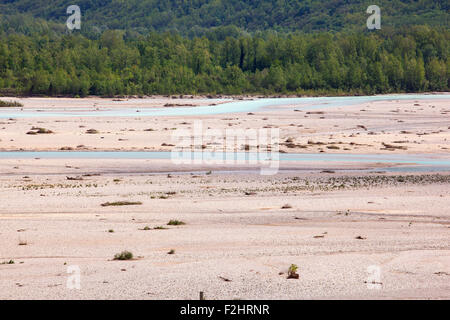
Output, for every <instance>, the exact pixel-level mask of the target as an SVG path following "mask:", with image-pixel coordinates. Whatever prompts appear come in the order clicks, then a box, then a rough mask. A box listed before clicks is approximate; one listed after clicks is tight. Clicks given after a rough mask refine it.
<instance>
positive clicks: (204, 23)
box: [0, 0, 450, 35]
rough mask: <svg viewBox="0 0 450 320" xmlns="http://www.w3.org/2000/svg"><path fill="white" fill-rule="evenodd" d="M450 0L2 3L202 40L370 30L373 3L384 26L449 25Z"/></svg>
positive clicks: (48, 15)
mask: <svg viewBox="0 0 450 320" xmlns="http://www.w3.org/2000/svg"><path fill="white" fill-rule="evenodd" d="M449 3H450V1H448V0H417V1H414V0H377V1H374V0H331V1H323V0H127V1H123V0H77V1H73V0H54V1H48V0H0V13H1V14H3V15H5V16H11V15H14V14H27V15H30V16H32V17H35V18H36V17H37V18H42V19H44V20H48V21H53V22H59V23H62V22H65V21H66V19H67V15H66V8H67V7H68V6H69V5H72V4H77V5H79V6H80V7H81V10H82V15H83V20H82V21H83V28H84V30H85V31H88V32H91V31H92V30H97V31H104V30H105V29H128V30H136V31H141V32H146V31H167V30H176V31H178V32H180V33H181V34H184V35H201V34H204V33H205V31H207V30H210V29H211V28H217V27H226V26H235V27H237V28H239V29H241V30H245V31H249V32H254V31H262V30H276V31H281V32H282V31H302V32H313V31H342V30H358V31H361V30H363V29H364V28H365V25H366V20H367V17H368V14H367V13H366V9H367V7H368V6H369V5H371V4H376V5H378V6H380V8H381V11H382V24H383V25H384V26H404V25H413V24H415V25H418V24H420V25H430V26H444V27H448V26H449V14H448V12H449V10H450V5H449Z"/></svg>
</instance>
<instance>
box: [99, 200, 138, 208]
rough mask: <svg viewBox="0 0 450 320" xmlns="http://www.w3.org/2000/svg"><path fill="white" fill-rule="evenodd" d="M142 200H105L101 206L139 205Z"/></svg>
mask: <svg viewBox="0 0 450 320" xmlns="http://www.w3.org/2000/svg"><path fill="white" fill-rule="evenodd" d="M141 204H142V202H140V201H136V202H131V201H116V202H105V203H102V204H101V206H102V207H117V206H139V205H141Z"/></svg>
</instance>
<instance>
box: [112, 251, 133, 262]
mask: <svg viewBox="0 0 450 320" xmlns="http://www.w3.org/2000/svg"><path fill="white" fill-rule="evenodd" d="M131 259H133V253H131V252H130V251H122V252H121V253H117V254H116V255H115V256H114V260H131Z"/></svg>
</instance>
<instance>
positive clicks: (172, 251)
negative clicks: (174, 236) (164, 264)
mask: <svg viewBox="0 0 450 320" xmlns="http://www.w3.org/2000/svg"><path fill="white" fill-rule="evenodd" d="M167 254H175V250H174V249H170V251H169V252H167Z"/></svg>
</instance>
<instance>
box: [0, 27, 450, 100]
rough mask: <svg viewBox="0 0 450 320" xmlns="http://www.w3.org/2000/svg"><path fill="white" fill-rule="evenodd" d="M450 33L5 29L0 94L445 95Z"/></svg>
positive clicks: (0, 46) (438, 30) (436, 30)
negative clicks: (220, 36)
mask: <svg viewBox="0 0 450 320" xmlns="http://www.w3.org/2000/svg"><path fill="white" fill-rule="evenodd" d="M449 38H450V32H449V31H448V30H447V29H446V28H431V27H428V26H416V27H410V28H404V29H397V30H394V29H388V28H383V29H382V30H379V31H376V32H361V33H352V34H349V33H345V34H344V33H337V34H328V33H318V34H307V35H304V34H290V35H284V36H280V35H275V34H271V33H265V34H254V35H252V36H240V37H227V38H225V40H214V39H212V38H210V39H208V38H207V37H202V38H193V39H189V38H185V37H182V36H180V35H177V34H173V33H164V34H158V33H152V34H149V35H147V36H139V37H130V38H128V37H124V33H123V32H121V31H112V30H108V31H105V32H104V33H103V34H102V35H101V36H99V37H98V39H88V38H86V37H84V36H83V35H80V34H66V35H59V36H56V35H49V34H45V33H44V34H40V35H37V34H36V35H33V36H26V35H23V34H14V33H6V32H2V33H0V92H2V93H3V94H8V93H9V94H11V93H12V94H25V95H28V94H44V95H79V96H86V95H102V96H104V95H107V96H112V95H144V94H145V95H147V94H200V93H209V94H215V93H217V94H219V93H221V94H242V93H265V94H275V93H297V94H302V93H313V92H317V93H322V94H323V93H330V94H340V93H342V94H343V93H347V94H362V93H365V94H374V93H389V92H420V91H446V90H448V89H449V78H450V77H449V73H450V56H449V43H450V41H449V40H450V39H449Z"/></svg>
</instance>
